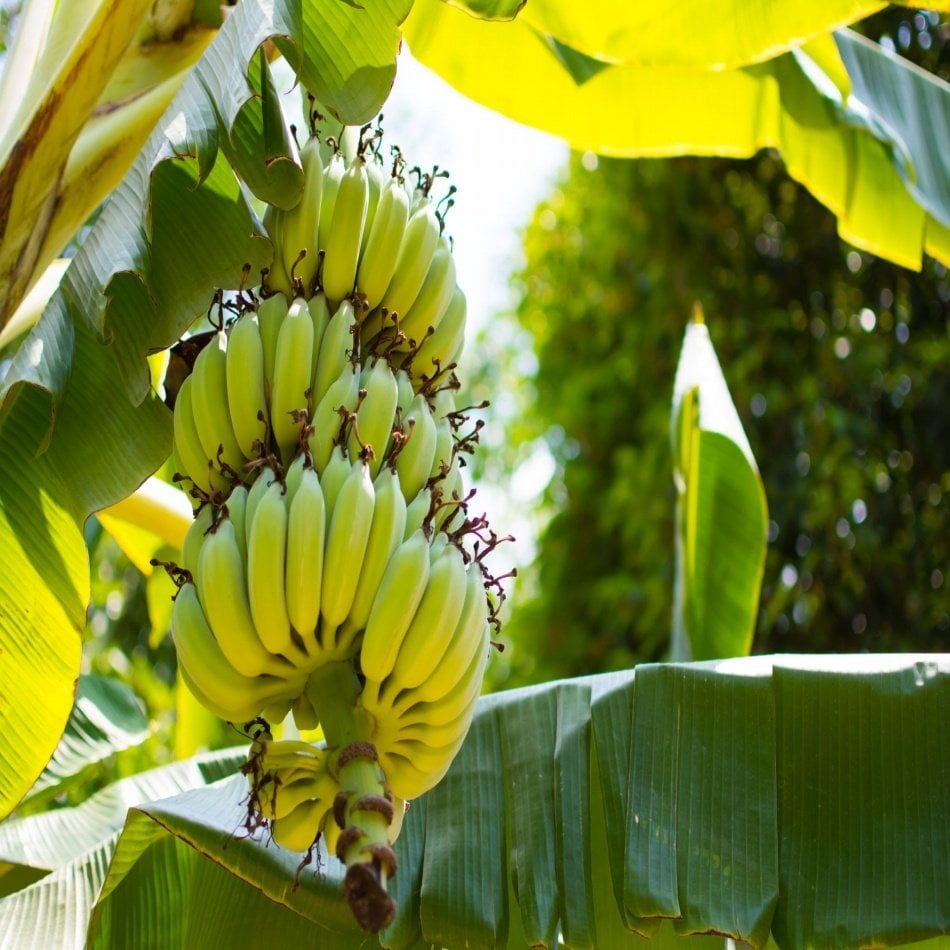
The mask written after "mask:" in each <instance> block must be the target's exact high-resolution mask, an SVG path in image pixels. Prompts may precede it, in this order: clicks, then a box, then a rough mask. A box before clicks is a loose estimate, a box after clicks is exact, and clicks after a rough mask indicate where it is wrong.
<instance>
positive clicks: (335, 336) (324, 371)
mask: <svg viewBox="0 0 950 950" xmlns="http://www.w3.org/2000/svg"><path fill="white" fill-rule="evenodd" d="M358 332H359V331H358V324H357V320H356V311H355V310H354V309H353V302H352V301H351V300H344V301H343V302H342V303H341V304H340V306H339V307H337V309H336V312H335V313H334V314H333V316H332V317H331V318H330V322H329V323H328V324H327V329H326V332H325V333H324V334H323V340H321V342H320V357H319V359H318V361H317V372H316V376H315V377H314V384H313V398H314V402H319V400H321V399H322V398H323V396H324V394H325V393H326V391H327V390H328V389H329V388H330V386H331V384H332V383H333V381H334V380H335V379H337V378H338V377H339V375H340V373H341V372H342V371H343V367H344V366H345V365H346V364H347V363H351V362H354V363H355V362H356V361H355V360H354V359H353V352H354V347H356V346H357V345H358V343H357V339H356V337H355V335H354V334H356V333H358Z"/></svg>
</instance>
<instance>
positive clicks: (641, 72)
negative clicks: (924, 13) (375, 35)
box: [404, 0, 950, 270]
mask: <svg viewBox="0 0 950 950" xmlns="http://www.w3.org/2000/svg"><path fill="white" fill-rule="evenodd" d="M724 6H725V7H727V8H728V10H729V13H727V15H725V16H723V7H724ZM762 6H763V7H764V6H768V8H769V11H768V12H764V11H763V15H762V17H761V18H757V17H756V16H755V15H754V14H752V15H751V17H750V19H749V20H746V15H745V5H743V7H744V11H743V13H742V15H741V19H740V14H739V13H738V12H735V11H733V9H732V5H731V4H724V5H720V4H714V5H710V4H696V5H695V7H696V8H697V11H696V18H695V21H694V20H692V19H685V18H684V19H683V20H682V21H681V22H685V23H689V30H688V31H685V33H687V34H688V36H686V37H685V39H684V31H682V30H677V29H675V23H676V22H677V21H679V18H680V16H681V10H680V8H679V7H678V8H677V12H676V13H675V14H671V15H670V22H669V23H668V22H667V21H666V20H665V19H664V18H662V16H661V15H660V14H658V13H657V11H656V8H655V7H650V8H649V10H646V9H644V10H643V11H638V10H635V11H633V12H632V13H629V14H628V13H627V8H626V7H624V8H623V10H624V16H622V17H620V16H618V10H619V9H621V8H619V7H616V5H614V6H613V7H611V9H610V11H609V12H608V11H606V10H605V11H604V12H603V13H602V15H601V16H600V17H597V16H596V15H592V13H591V10H590V8H589V6H588V5H583V6H578V5H576V4H574V5H570V4H566V3H564V4H562V3H560V2H558V0H551V2H549V3H541V4H539V5H538V7H537V8H536V9H535V8H533V5H530V4H529V6H528V8H526V10H525V11H524V12H523V13H522V14H521V15H519V16H518V17H517V18H515V19H514V20H511V21H508V22H493V21H489V20H479V19H476V18H474V17H472V16H468V15H466V14H465V13H463V12H461V11H459V10H457V9H453V8H452V7H451V6H449V5H447V4H445V3H442V2H440V0H416V2H415V4H414V5H413V9H412V13H411V14H410V16H409V18H408V19H407V21H406V24H405V27H404V30H405V35H406V39H407V41H408V44H409V48H410V51H411V52H412V54H413V56H415V57H416V58H417V59H419V60H420V61H421V62H423V63H424V64H425V65H426V66H428V67H429V68H430V69H432V70H433V71H435V72H436V73H438V74H439V75H440V76H441V77H442V78H443V79H444V80H446V82H448V83H449V84H450V85H452V86H454V87H455V88H456V89H457V90H459V91H460V92H462V93H463V94H465V95H466V96H468V97H470V98H471V99H474V100H475V101H476V102H480V103H482V104H483V105H486V106H488V107H489V108H492V109H495V110H496V111H498V112H501V113H502V114H504V115H506V116H509V117H510V118H512V119H515V120H517V121H519V122H523V123H525V124H526V125H530V126H533V127H535V128H538V129H541V130H542V131H545V132H550V133H551V134H553V135H555V136H558V137H559V138H563V139H565V140H566V141H567V142H568V143H569V144H570V145H571V146H572V147H573V148H576V149H580V150H585V149H589V150H591V151H594V152H598V153H601V154H604V155H613V156H621V157H628V158H633V157H642V156H648V157H664V156H671V155H726V156H733V157H747V156H751V155H753V154H755V152H757V151H758V150H759V149H761V148H766V147H771V148H776V149H778V150H779V151H780V152H781V154H782V156H783V158H784V160H785V163H786V165H787V167H788V171H789V174H790V175H791V176H792V177H793V178H795V179H797V180H798V181H800V182H801V183H802V184H804V185H805V186H806V187H807V188H808V189H809V190H810V191H811V192H812V193H813V194H814V195H815V197H816V198H818V199H819V200H820V201H821V202H822V203H824V204H825V205H827V206H828V207H829V208H830V209H831V210H832V211H833V212H834V213H835V215H836V216H837V217H838V220H839V231H840V233H841V235H842V237H844V238H845V239H846V240H849V241H851V242H852V243H854V244H856V245H858V246H859V247H861V248H863V249H865V250H867V251H870V252H872V253H874V254H877V255H879V256H881V257H886V258H888V259H890V260H893V261H896V262H897V263H899V264H902V265H903V266H905V267H910V268H914V269H916V270H919V269H920V267H921V259H922V256H923V254H924V253H927V254H930V255H932V256H933V257H936V258H937V259H938V260H941V261H943V262H944V263H950V207H948V205H947V202H948V197H947V196H948V195H950V170H948V167H947V164H946V162H942V161H941V159H940V157H939V156H942V154H943V146H942V144H938V143H943V142H945V141H946V127H947V116H948V115H950V86H948V84H947V83H946V82H943V81H942V80H940V79H938V78H937V77H936V76H933V75H930V74H928V73H925V72H924V71H922V70H919V69H916V68H915V67H913V66H911V65H910V64H908V63H906V62H905V61H904V60H902V59H901V58H900V57H899V56H894V55H891V54H888V53H886V52H885V51H884V50H883V49H881V48H880V47H879V46H877V44H873V43H868V42H866V41H863V40H861V38H859V37H856V36H855V35H854V34H852V33H850V32H849V31H847V30H840V31H838V32H837V33H836V34H835V35H834V38H832V36H831V34H830V33H827V32H824V33H817V34H812V33H811V29H812V28H815V27H817V26H818V24H819V23H821V22H822V20H821V14H820V13H819V12H818V11H816V7H817V6H818V5H811V4H808V5H805V4H801V5H799V4H791V3H790V4H779V3H773V4H763V5H762ZM821 6H822V8H823V9H824V10H826V11H827V12H828V15H829V16H830V17H831V18H832V20H834V19H835V18H836V17H837V15H838V14H837V13H835V9H834V8H835V5H834V4H822V5H821ZM848 6H849V7H851V6H852V5H851V4H848ZM595 7H596V5H595ZM692 7H693V5H688V8H689V9H692ZM699 7H703V11H701V12H700V11H698V8H699ZM756 7H757V8H758V7H759V5H758V4H756ZM532 10H534V12H532ZM852 12H854V13H856V11H852ZM799 13H801V16H802V20H801V21H799V20H798V17H799ZM730 14H732V15H730ZM654 16H655V19H654ZM810 17H816V18H815V19H812V20H811V21H810V24H809V23H806V22H805V21H806V20H808V19H809V18H810ZM532 18H534V19H532ZM793 22H797V23H798V26H799V27H800V30H799V29H796V28H795V27H793V25H792V24H793ZM840 22H843V21H840ZM704 24H708V28H707V26H704ZM752 24H755V27H754V28H753V27H752ZM778 24H783V26H782V29H783V30H786V31H789V32H785V33H784V34H783V35H782V40H781V42H779V37H778V34H775V35H773V36H772V37H771V40H769V39H766V37H767V36H768V35H769V30H770V29H772V27H774V26H776V25H778ZM638 26H644V27H646V28H645V29H644V30H642V31H638V30H637V27H638ZM608 34H609V36H608ZM614 36H617V37H621V38H622V39H619V40H618V42H619V43H621V44H626V46H630V45H631V44H632V45H634V46H635V47H636V48H635V49H626V52H625V53H624V54H623V55H620V51H619V50H615V51H614V52H615V53H617V54H618V55H617V57H616V58H614V59H611V56H610V54H609V53H607V52H603V49H602V47H603V46H604V45H605V44H607V45H609V44H608V40H609V39H612V38H613V37H614ZM689 36H692V37H693V42H690V40H689ZM711 37H715V38H716V39H715V40H712V39H711ZM730 37H731V38H732V41H730ZM651 38H652V40H651ZM720 38H721V39H722V43H721V44H720V43H718V42H717V41H718V39H720ZM737 38H738V39H737ZM806 40H807V42H805V41H806ZM747 42H748V43H751V44H752V46H749V47H748V48H745V47H746V43H747ZM641 43H642V45H640V44H641ZM760 43H761V44H762V45H761V47H759V46H758V45H757V44H760ZM803 44H804V45H803ZM697 45H702V46H703V47H704V48H706V49H708V50H714V51H715V53H714V56H715V58H714V59H713V60H712V61H709V60H707V61H705V62H703V61H702V58H701V57H698V56H697V55H696V53H695V48H696V46H697ZM674 47H675V49H680V48H683V49H685V50H686V52H685V54H684V55H683V57H680V56H678V55H677V53H676V52H675V51H674ZM720 48H723V49H725V50H726V52H725V55H724V56H723V57H720V56H719V50H720ZM460 50H464V51H465V52H464V55H460V53H459V51H460Z"/></svg>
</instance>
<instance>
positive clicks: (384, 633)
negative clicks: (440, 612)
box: [360, 530, 429, 683]
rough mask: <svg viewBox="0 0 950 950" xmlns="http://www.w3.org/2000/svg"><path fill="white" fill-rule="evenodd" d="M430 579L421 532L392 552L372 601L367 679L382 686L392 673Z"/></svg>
mask: <svg viewBox="0 0 950 950" xmlns="http://www.w3.org/2000/svg"><path fill="white" fill-rule="evenodd" d="M428 580H429V542H428V541H427V540H426V536H425V534H423V532H422V531H421V530H419V531H416V532H415V534H413V535H412V536H411V537H410V538H409V539H408V540H406V541H403V543H402V544H400V545H399V547H398V548H396V550H395V551H394V552H393V555H392V557H391V558H390V559H389V563H388V564H387V565H386V570H385V572H384V573H383V579H382V580H381V581H380V584H379V590H378V592H377V594H376V599H375V600H374V601H373V606H372V609H371V610H370V613H369V619H368V620H367V622H366V632H365V633H364V634H363V645H362V648H361V650H360V665H361V667H362V670H363V675H364V676H365V677H366V678H367V680H374V681H376V682H377V683H381V682H382V681H383V680H384V679H386V677H387V676H389V674H390V673H391V672H392V670H393V667H394V666H395V663H396V657H397V656H398V654H399V650H400V647H401V646H402V642H403V638H404V637H405V635H406V631H407V630H408V629H409V625H410V623H411V622H412V618H413V616H414V615H415V613H416V608H417V607H418V606H419V603H420V601H421V600H422V597H423V595H424V593H425V590H426V585H427V583H428Z"/></svg>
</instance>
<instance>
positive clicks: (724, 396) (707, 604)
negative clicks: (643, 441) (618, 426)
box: [670, 308, 768, 660]
mask: <svg viewBox="0 0 950 950" xmlns="http://www.w3.org/2000/svg"><path fill="white" fill-rule="evenodd" d="M671 428H672V437H673V480H674V482H675V484H676V579H675V584H674V605H673V630H672V637H671V652H670V655H671V657H672V658H673V659H674V660H689V659H694V660H708V659H713V658H716V657H724V656H745V655H746V654H748V652H749V650H750V648H751V646H752V635H753V633H754V632H755V623H756V617H757V614H758V608H759V593H760V589H761V586H762V572H763V570H764V567H765V546H766V535H767V521H768V510H767V507H766V501H765V491H764V488H763V486H762V479H761V477H760V476H759V470H758V467H757V466H756V464H755V458H754V456H753V454H752V447H751V446H750V445H749V440H748V438H746V434H745V432H744V431H743V429H742V423H741V421H740V420H739V413H738V412H737V411H736V407H735V405H734V404H733V402H732V397H731V396H730V395H729V388H728V386H727V384H726V379H725V377H724V376H723V372H722V369H721V367H720V365H719V360H718V359H717V358H716V352H715V350H714V349H713V345H712V341H711V339H710V334H709V330H708V328H707V327H706V324H705V323H704V322H703V320H702V313H701V312H700V311H699V309H698V308H697V312H696V314H695V315H694V318H693V320H692V321H691V322H690V323H689V325H688V326H687V328H686V333H685V336H684V339H683V348H682V351H681V352H680V358H679V365H678V366H677V369H676V380H675V382H674V384H673V413H672V427H671Z"/></svg>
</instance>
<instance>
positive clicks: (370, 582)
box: [341, 466, 406, 640]
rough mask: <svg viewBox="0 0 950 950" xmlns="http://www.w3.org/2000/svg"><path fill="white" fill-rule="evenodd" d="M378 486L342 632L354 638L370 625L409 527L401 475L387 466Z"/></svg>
mask: <svg viewBox="0 0 950 950" xmlns="http://www.w3.org/2000/svg"><path fill="white" fill-rule="evenodd" d="M374 487H375V491H376V503H375V505H374V507H373V524H372V527H371V528H370V532H369V539H368V541H367V542H366V551H365V553H364V554H363V563H362V565H361V566H360V577H359V582H358V583H357V585H356V591H355V593H354V594H353V603H352V604H351V605H350V610H349V616H348V617H347V619H346V622H345V625H344V629H343V631H341V635H345V636H347V637H349V638H350V639H351V640H352V639H353V638H355V637H356V635H357V634H358V633H359V632H360V631H362V630H363V629H364V628H365V627H366V622H367V621H368V620H369V615H370V611H371V610H372V607H373V601H374V600H375V599H376V593H377V591H378V590H379V585H380V581H382V579H383V573H384V572H385V570H386V565H387V564H388V563H389V559H390V558H391V557H392V555H393V552H394V551H395V550H396V548H397V547H398V546H399V545H400V544H402V539H403V535H404V533H405V530H406V501H405V499H404V498H403V494H402V489H401V487H400V485H399V476H398V475H397V474H396V473H395V472H394V471H393V470H392V469H391V468H389V467H388V466H387V467H386V468H384V469H383V470H382V471H381V472H380V473H379V475H377V476H376V480H375V482H374Z"/></svg>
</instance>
